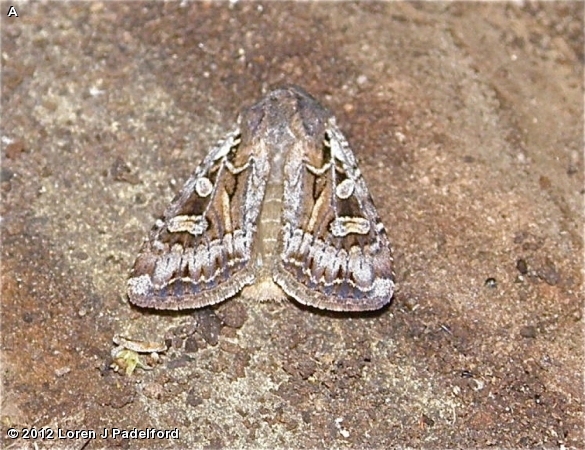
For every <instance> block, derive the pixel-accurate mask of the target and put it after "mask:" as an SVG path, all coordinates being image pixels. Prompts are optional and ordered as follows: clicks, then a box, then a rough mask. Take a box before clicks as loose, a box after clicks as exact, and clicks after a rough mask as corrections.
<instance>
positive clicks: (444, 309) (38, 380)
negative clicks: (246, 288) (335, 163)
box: [0, 2, 584, 449]
mask: <svg viewBox="0 0 585 450" xmlns="http://www.w3.org/2000/svg"><path fill="white" fill-rule="evenodd" d="M10 5H13V6H15V7H16V9H17V11H18V14H19V17H18V18H14V17H7V16H6V12H7V11H8V7H9V6H10ZM1 12H2V14H1V17H2V18H1V19H0V20H1V39H2V40H1V43H2V136H1V148H2V153H1V155H2V167H1V173H0V180H1V192H2V210H1V213H2V221H1V222H0V226H1V231H2V254H1V257H2V310H1V312H2V317H1V318H2V381H3V390H2V425H1V430H0V431H1V433H2V435H1V436H2V446H3V447H8V446H10V445H13V446H14V447H13V448H33V447H34V445H36V446H37V447H38V448H49V447H50V448H55V447H65V446H68V447H69V448H81V447H82V446H83V445H85V447H83V448H85V449H93V448H103V447H106V446H107V447H123V448H138V447H152V448H154V447H157V448H158V447H175V448H176V447H185V448H186V447H206V448H222V447H231V448H241V447H249V448H256V447H266V448H274V447H299V448H300V447H306V448H332V447H336V448H337V447H338V448H365V447H369V448H387V447H388V446H415V447H428V448H445V447H452V448H453V447H455V448H457V447H458V448H480V447H482V448H483V447H487V446H498V447H521V448H534V447H539V446H543V447H555V448H558V447H561V446H564V447H565V448H583V447H582V439H583V435H582V427H583V366H584V358H583V318H582V307H583V296H582V290H581V289H582V288H581V286H582V267H583V244H582V237H583V194H584V188H583V153H582V151H583V62H584V59H583V44H584V42H583V25H584V24H583V3H580V2H563V3H560V2H559V3H556V2H555V3H528V2H526V3H524V2H516V3H498V4H478V3H456V4H449V3H432V4H423V3H365V2H364V3H318V4H317V3H269V2H265V3H255V2H250V3H248V2H237V3H200V2H197V3H188V2H181V3H179V2H169V3H165V4H155V3H151V2H115V3H109V2H108V3H106V2H104V3H97V2H88V3H82V2H79V3H69V2H67V3H65V2H44V3H40V2H19V3H10V4H9V3H6V2H2V3H1ZM280 83H295V84H298V85H301V86H303V87H304V88H305V89H307V90H308V91H309V92H311V93H312V94H313V95H314V96H315V97H317V98H318V99H320V100H321V101H322V103H324V104H325V105H326V106H328V107H329V108H330V109H331V110H332V111H334V112H335V114H336V116H337V120H338V123H339V124H340V126H341V128H342V129H343V130H344V131H345V133H346V135H347V136H348V138H349V140H350V142H351V143H352V145H353V149H354V152H355V153H356V155H357V156H358V158H359V160H360V167H361V169H362V172H363V173H364V176H365V178H366V181H367V182H368V185H369V187H370V190H371V194H372V197H373V198H374V200H375V202H376V205H377V207H378V210H379V213H380V216H381V217H382V219H383V221H384V223H385V225H386V227H387V229H388V231H389V235H390V239H391V241H392V242H393V246H394V251H395V259H396V270H397V282H398V286H399V289H398V293H397V294H396V296H395V299H394V302H393V304H392V305H391V306H390V307H389V308H387V309H385V310H384V311H381V312H379V313H376V314H369V315H343V314H325V313H319V312H317V311H313V310H310V309H305V308H301V307H299V306H298V305H296V304H295V303H293V302H288V303H284V304H249V303H244V302H242V301H240V300H239V299H237V298H236V299H234V300H231V301H228V302H226V303H225V304H223V305H221V306H220V307H219V308H216V309H215V310H204V311H198V312H195V313H194V314H192V315H189V313H183V314H170V313H163V314H161V313H158V314H157V313H150V312H145V311H141V310H138V309H133V308H131V307H130V306H129V305H128V303H127V302H126V300H125V293H124V292H125V279H126V276H127V274H128V270H129V268H130V266H131V264H132V262H133V260H134V257H135V254H136V252H137V250H138V248H139V246H140V243H141V241H142V239H143V238H144V236H145V235H146V233H147V231H148V229H149V228H150V226H151V225H152V223H153V221H154V218H155V217H156V216H157V215H158V214H160V213H161V212H162V210H163V208H164V207H165V205H166V204H167V203H168V201H169V200H170V199H171V198H172V196H173V194H174V193H175V192H176V191H177V190H178V189H179V188H180V186H181V185H182V183H183V182H184V180H186V178H187V177H188V175H189V173H190V172H191V171H192V170H193V169H194V168H195V166H196V165H197V164H198V162H199V161H200V159H201V158H202V157H203V155H204V154H205V152H206V151H207V149H208V148H209V146H210V145H212V144H213V143H214V142H215V141H216V140H218V139H219V138H221V136H222V133H224V132H226V131H227V130H228V129H229V128H230V126H231V124H232V123H233V121H234V119H235V117H236V114H237V111H238V110H239V109H240V108H241V107H242V106H244V105H248V104H250V103H252V102H254V101H256V100H257V99H258V98H259V97H260V96H261V95H262V94H263V93H264V92H265V91H266V90H267V89H269V88H270V87H272V86H275V85H278V84H280ZM120 332H124V333H127V334H130V335H131V336H133V337H136V338H143V339H148V340H153V341H156V340H161V339H164V338H168V339H169V342H170V344H171V345H172V346H171V348H170V349H169V350H168V351H167V352H166V353H165V354H162V355H161V358H160V361H159V362H158V364H157V365H156V366H155V368H154V370H152V371H142V370H140V369H138V370H136V371H135V372H134V374H133V375H132V376H131V377H125V376H121V375H120V374H117V373H114V372H113V371H112V370H111V369H109V365H110V364H111V362H112V361H111V358H110V350H111V348H112V346H113V344H112V342H111V341H112V337H113V335H114V334H116V333H120ZM32 426H36V427H37V428H39V427H44V426H47V427H51V428H52V429H54V430H55V431H56V430H57V428H61V429H69V430H76V429H86V430H97V431H101V430H102V429H103V428H111V427H117V428H123V429H132V428H134V427H136V428H138V429H145V428H148V427H154V428H157V429H174V428H178V429H179V432H180V439H179V440H132V439H130V440H128V439H127V440H120V439H115V440H114V439H108V440H102V439H100V438H98V439H96V440H84V439H79V440H75V441H71V440H67V441H65V440H57V439H55V440H38V439H37V440H23V439H22V438H18V439H16V440H12V439H9V438H8V437H7V432H8V430H9V429H10V428H11V427H15V428H16V429H18V430H21V429H22V428H30V427H32Z"/></svg>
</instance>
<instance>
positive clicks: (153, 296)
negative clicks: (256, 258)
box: [128, 130, 266, 309]
mask: <svg viewBox="0 0 585 450" xmlns="http://www.w3.org/2000/svg"><path fill="white" fill-rule="evenodd" d="M251 153H252V152H250V147H247V148H246V147H245V146H244V147H242V144H241V142H240V132H239V130H236V131H234V132H232V133H229V134H228V135H227V137H226V138H225V139H224V140H223V141H221V142H220V143H219V144H218V145H217V146H216V147H215V148H214V149H212V151H211V152H210V153H209V154H208V155H207V157H206V158H205V159H204V161H203V162H202V163H201V165H200V166H199V167H197V169H195V171H194V172H193V174H192V175H191V177H190V178H189V180H188V181H187V182H186V183H185V186H184V187H183V188H182V190H181V192H180V193H179V194H178V195H177V197H175V199H174V200H173V201H172V202H171V204H170V205H169V207H168V208H167V210H166V212H165V213H164V215H163V218H162V220H158V221H157V222H156V224H155V226H154V227H153V229H152V230H151V232H150V235H149V238H148V240H147V241H146V242H145V243H144V245H143V247H142V249H141V250H140V253H139V255H138V258H137V259H136V262H135V264H134V268H133V269H132V272H131V275H130V279H129V280H128V297H129V299H130V301H131V302H132V303H134V304H136V305H138V306H143V307H149V308H157V309H186V308H200V307H203V306H207V305H212V304H215V303H219V302H221V301H223V300H225V299H227V298H229V297H232V296H234V295H235V294H237V293H238V292H239V291H240V290H241V289H242V288H243V287H244V286H245V285H247V284H250V283H252V282H253V281H254V271H255V269H254V267H253V264H252V245H253V242H254V240H255V231H256V227H255V224H256V220H257V216H258V211H259V208H254V207H248V208H247V209H244V208H242V204H245V203H246V201H247V200H246V199H247V198H249V197H250V196H252V197H254V198H255V201H256V203H258V202H261V199H262V197H263V190H264V186H265V184H266V183H265V181H264V179H263V177H264V175H263V174H258V173H257V172H255V171H254V167H253V161H252V159H251V158H252V156H253V154H251ZM249 203H250V202H248V204H249Z"/></svg>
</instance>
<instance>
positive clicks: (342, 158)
mask: <svg viewBox="0 0 585 450" xmlns="http://www.w3.org/2000/svg"><path fill="white" fill-rule="evenodd" d="M393 292H394V273H393V259H392V251H391V248H390V243H389V241H388V237H387V235H386V231H385V229H384V226H383V225H382V222H381V221H380V218H379V217H378V213H377V212H376V209H375V207H374V204H373V202H372V199H371V197H370V194H369V192H368V189H367V187H366V183H365V182H364V179H363V177H362V175H361V173H360V170H359V168H358V167H357V164H356V159H355V156H354V154H353V152H352V150H351V149H350V147H349V144H348V143H347V141H346V139H345V137H344V136H343V134H342V133H341V131H340V130H339V128H338V127H337V125H336V122H335V118H334V117H333V115H332V114H331V113H330V112H329V111H328V110H327V109H325V108H324V107H323V106H321V105H320V104H319V103H318V102H317V100H315V99H314V98H313V97H311V96H310V95H309V94H308V93H307V92H305V91H304V90H303V89H301V88H299V87H296V86H285V87H282V88H279V89H276V90H273V91H271V92H269V93H268V94H267V95H266V96H265V97H263V98H262V99H261V100H260V101H259V102H258V103H256V104H254V105H252V106H250V107H248V108H245V109H243V110H242V112H241V113H240V115H239V117H238V119H237V124H236V126H235V127H234V129H233V130H232V131H231V132H229V133H228V134H227V135H226V136H225V138H224V139H223V140H222V141H220V142H219V143H218V144H217V145H216V146H215V147H213V148H212V149H211V151H210V152H209V154H208V155H207V156H206V157H205V159H204V160H203V162H202V163H201V164H200V165H199V167H197V169H195V171H194V172H193V174H192V175H191V177H190V178H189V179H188V180H187V182H186V184H185V185H184V186H183V188H182V190H181V191H180V192H179V194H178V195H177V196H176V197H175V199H174V200H173V201H172V202H171V204H170V205H169V207H168V208H167V210H166V212H165V213H164V216H163V217H162V219H159V220H157V221H156V223H155V224H154V227H153V228H152V230H151V232H150V235H149V237H148V239H147V240H146V241H145V242H144V244H143V246H142V248H141V250H140V253H139V255H138V257H137V259H136V262H135V263H134V267H133V269H132V272H131V274H130V278H129V280H128V297H129V299H130V301H131V302H132V303H133V304H135V305H137V306H141V307H148V308H156V309H173V310H178V309H189V308H201V307H204V306H208V305H213V304H216V303H219V302H222V301H223V300H226V299H228V298H230V297H232V296H234V295H236V294H238V293H241V295H242V297H244V298H247V299H258V300H282V299H285V298H287V297H292V298H293V299H294V300H296V301H297V302H299V303H302V304H304V305H309V306H313V307H316V308H320V309H326V310H333V311H366V310H375V309H379V308H381V307H382V306H384V305H386V304H387V303H389V302H390V300H391V298H392V294H393Z"/></svg>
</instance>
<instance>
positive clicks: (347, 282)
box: [274, 101, 394, 311]
mask: <svg viewBox="0 0 585 450" xmlns="http://www.w3.org/2000/svg"><path fill="white" fill-rule="evenodd" d="M300 105H301V108H302V107H303V105H306V107H307V108H311V111H307V112H305V113H303V111H302V110H301V111H300V113H301V117H302V118H303V121H304V130H305V132H306V136H305V138H304V139H299V140H298V144H297V145H295V146H293V148H292V149H291V152H290V153H289V155H288V159H287V162H286V165H285V170H284V198H283V216H282V230H281V233H280V236H279V239H280V242H279V251H280V258H279V260H278V264H277V267H276V268H275V270H274V280H275V281H276V283H278V284H279V285H280V286H281V288H282V289H283V290H284V291H285V292H286V293H287V294H288V295H290V296H291V297H293V298H295V299H296V300H297V301H299V302H300V303H303V304H306V305H310V306H314V307H317V308H322V309H329V310H335V311H365V310H375V309H379V308H380V307H382V306H384V305H385V304H387V303H389V302H390V300H391V298H392V294H393V291H394V274H393V270H392V263H393V260H392V253H391V249H390V243H389V242H388V238H387V236H386V232H385V230H384V226H383V225H382V223H381V221H380V219H379V217H378V214H377V212H376V209H375V207H374V205H373V202H372V199H371V197H370V195H369V192H368V189H367V187H366V184H365V182H364V180H363V178H362V176H361V174H360V171H359V169H358V167H357V165H356V161H355V157H354V155H353V153H352V151H351V150H350V148H349V145H348V144H347V141H346V140H345V138H344V137H343V135H342V134H341V132H340V131H339V129H338V127H337V125H336V124H335V120H334V118H333V117H332V116H331V115H330V114H327V113H326V111H325V110H324V109H322V108H321V107H320V106H319V105H318V104H316V102H315V101H313V102H311V101H307V102H300ZM318 108H321V110H318Z"/></svg>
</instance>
